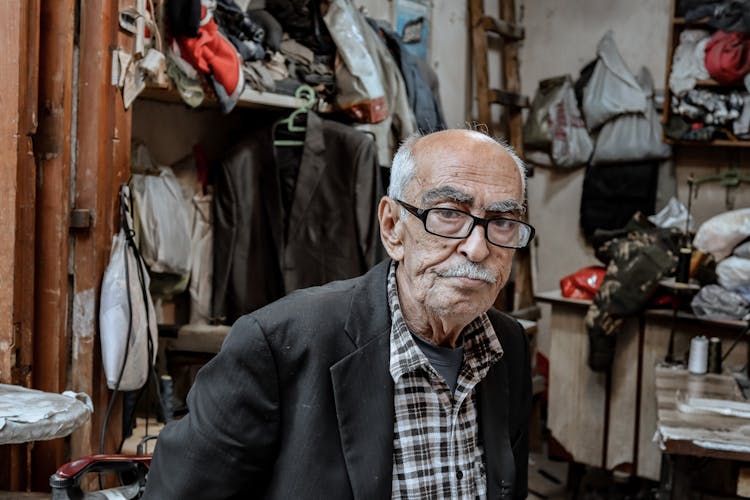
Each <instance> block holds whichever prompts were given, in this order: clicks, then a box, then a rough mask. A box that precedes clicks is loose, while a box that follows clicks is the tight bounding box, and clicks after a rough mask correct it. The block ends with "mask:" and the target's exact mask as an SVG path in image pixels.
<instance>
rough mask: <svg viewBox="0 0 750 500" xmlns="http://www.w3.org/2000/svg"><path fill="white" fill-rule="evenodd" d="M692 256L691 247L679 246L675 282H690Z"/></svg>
mask: <svg viewBox="0 0 750 500" xmlns="http://www.w3.org/2000/svg"><path fill="white" fill-rule="evenodd" d="M692 256H693V249H692V248H690V247H682V248H680V253H679V255H678V257H677V272H676V273H675V282H677V283H689V282H690V259H691V258H692Z"/></svg>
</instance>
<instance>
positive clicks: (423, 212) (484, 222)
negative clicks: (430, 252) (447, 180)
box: [394, 198, 536, 250]
mask: <svg viewBox="0 0 750 500" xmlns="http://www.w3.org/2000/svg"><path fill="white" fill-rule="evenodd" d="M394 200H395V201H396V202H397V203H398V204H399V205H401V206H402V207H404V208H405V209H406V211H407V212H409V213H410V214H412V215H413V216H414V217H416V218H417V219H419V220H421V221H422V226H424V230H425V231H427V232H428V233H429V234H434V235H435V236H440V237H441V238H449V239H452V240H463V239H466V238H468V237H469V236H471V233H472V231H474V228H475V227H477V225H479V226H481V227H482V228H484V238H485V239H486V240H487V242H488V243H490V244H491V245H494V246H496V247H500V248H512V249H515V250H520V249H522V248H526V247H527V246H529V244H530V243H531V240H533V239H534V235H535V234H536V229H534V226H532V225H531V224H529V223H527V222H524V221H520V220H518V219H511V218H509V217H492V218H490V219H486V218H484V217H477V216H476V215H474V214H472V213H470V212H465V211H463V210H459V209H457V208H450V207H431V208H418V207H415V206H414V205H410V204H408V203H406V202H405V201H403V200H399V199H397V198H394ZM432 210H450V211H451V212H458V213H460V214H464V215H468V216H469V217H471V219H472V220H471V227H470V228H469V231H468V232H467V233H466V236H446V235H444V234H438V233H433V232H432V231H430V230H429V229H427V216H428V215H429V214H430V212H431V211H432ZM496 220H506V221H510V222H515V223H517V224H521V225H523V226H526V227H528V228H529V231H530V232H529V241H527V242H526V244H525V245H523V246H520V247H519V246H509V245H500V244H498V243H495V242H494V241H491V240H490V238H489V232H488V231H487V226H488V225H489V223H490V222H493V221H496Z"/></svg>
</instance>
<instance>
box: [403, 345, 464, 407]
mask: <svg viewBox="0 0 750 500" xmlns="http://www.w3.org/2000/svg"><path fill="white" fill-rule="evenodd" d="M411 336H412V338H413V339H414V342H415V343H416V344H417V346H418V347H419V349H420V350H421V351H422V352H423V353H424V355H425V356H426V357H427V360H428V361H429V362H430V364H431V365H432V367H433V368H434V369H435V371H436V372H438V374H439V375H440V376H441V377H443V380H445V383H446V384H448V387H449V388H450V390H451V394H455V393H456V385H457V384H458V373H459V372H460V371H461V364H462V363H463V360H464V346H463V345H462V344H459V346H458V347H456V348H450V347H440V346H436V345H434V344H431V343H429V342H427V341H426V340H425V339H423V338H422V337H420V336H419V335H415V334H413V333H412V334H411ZM461 340H463V339H461Z"/></svg>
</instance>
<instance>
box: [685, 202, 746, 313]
mask: <svg viewBox="0 0 750 500" xmlns="http://www.w3.org/2000/svg"><path fill="white" fill-rule="evenodd" d="M693 246H694V247H695V248H696V249H697V250H699V251H701V252H703V253H706V254H710V255H711V256H712V257H713V258H714V259H715V260H716V262H717V264H716V277H717V282H718V283H717V284H710V285H706V286H704V287H703V288H701V290H700V291H699V292H698V294H697V295H696V296H695V298H694V299H693V301H692V304H691V305H692V308H693V312H694V313H695V314H696V315H697V316H700V317H706V318H712V319H731V320H740V319H743V318H745V317H746V316H747V315H748V314H750V208H744V209H740V210H734V211H731V212H724V213H722V214H720V215H717V216H715V217H713V218H711V219H709V220H707V221H706V222H705V223H703V225H701V227H700V228H699V229H698V232H697V233H696V235H695V239H694V241H693Z"/></svg>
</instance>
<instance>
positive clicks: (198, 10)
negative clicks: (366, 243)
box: [165, 0, 445, 166]
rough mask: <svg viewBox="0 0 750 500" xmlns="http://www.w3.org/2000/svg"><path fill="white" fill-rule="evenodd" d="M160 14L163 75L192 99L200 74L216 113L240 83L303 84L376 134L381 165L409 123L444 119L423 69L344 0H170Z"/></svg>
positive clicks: (228, 106)
mask: <svg viewBox="0 0 750 500" xmlns="http://www.w3.org/2000/svg"><path fill="white" fill-rule="evenodd" d="M165 14H166V15H165V20H166V21H167V25H168V26H167V28H168V33H167V38H168V40H169V43H168V46H169V50H168V52H167V59H168V68H167V69H168V74H169V76H170V77H171V79H172V81H173V82H174V84H175V86H176V87H177V90H178V91H179V93H180V95H181V96H182V98H183V100H184V101H185V102H186V103H187V104H188V105H190V106H192V107H195V106H198V105H200V104H201V102H202V101H203V99H204V92H203V90H204V87H203V83H204V82H208V83H209V84H210V86H211V87H212V88H213V91H214V93H215V94H216V96H217V97H218V99H219V101H220V103H221V106H222V109H223V111H224V112H229V111H231V110H232V109H233V107H234V106H235V105H236V103H237V102H238V99H239V97H240V95H241V93H242V91H243V89H244V87H245V85H247V86H249V87H251V88H253V89H255V90H257V91H261V92H263V91H268V92H274V93H277V94H286V95H295V91H296V90H297V89H298V88H299V87H300V85H303V84H304V85H307V86H310V87H312V88H313V89H314V91H315V92H316V96H315V97H316V100H320V101H323V102H326V103H328V104H330V105H331V107H332V108H333V110H334V111H340V112H341V113H340V116H341V118H342V119H343V120H346V121H350V122H353V123H354V124H355V125H356V126H357V128H359V129H361V130H363V131H365V132H368V133H370V134H372V135H373V136H374V137H375V139H376V142H377V145H378V159H379V161H380V164H381V165H383V166H387V165H389V164H390V159H391V157H392V154H393V151H394V149H395V147H396V146H397V145H398V143H399V142H400V141H401V140H403V139H404V138H405V137H407V136H408V135H410V134H411V133H413V132H414V131H416V130H417V129H419V130H423V131H434V130H440V129H444V128H445V120H444V118H443V112H442V108H441V105H440V96H439V89H438V82H437V77H436V75H435V73H434V71H433V70H432V68H431V67H430V66H429V65H428V64H427V63H426V62H425V61H423V60H421V59H419V58H418V57H416V56H415V55H413V54H412V53H411V52H410V51H409V50H407V48H406V45H405V44H404V42H403V40H402V37H401V36H399V35H398V34H397V33H395V32H394V31H393V29H392V28H391V27H390V26H389V25H388V24H387V23H384V22H382V21H377V22H376V21H374V20H371V19H367V18H366V17H365V16H364V14H362V12H360V11H359V10H358V9H357V8H355V6H354V4H353V2H352V1H351V0H332V1H327V2H322V1H321V0H261V1H258V0H184V1H178V0H169V1H167V3H166V12H165Z"/></svg>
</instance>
